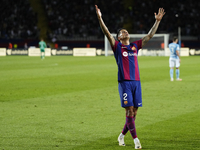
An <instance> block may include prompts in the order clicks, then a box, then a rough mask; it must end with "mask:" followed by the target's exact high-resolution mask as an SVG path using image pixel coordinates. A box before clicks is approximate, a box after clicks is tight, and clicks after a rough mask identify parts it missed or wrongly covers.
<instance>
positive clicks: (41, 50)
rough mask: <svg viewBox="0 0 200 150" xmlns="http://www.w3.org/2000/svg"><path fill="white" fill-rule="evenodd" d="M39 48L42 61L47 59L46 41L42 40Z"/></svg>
mask: <svg viewBox="0 0 200 150" xmlns="http://www.w3.org/2000/svg"><path fill="white" fill-rule="evenodd" d="M39 47H40V54H41V59H44V57H45V48H46V47H47V45H46V43H45V42H44V40H43V39H42V38H41V41H40V42H39Z"/></svg>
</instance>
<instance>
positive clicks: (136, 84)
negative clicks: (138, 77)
mask: <svg viewBox="0 0 200 150" xmlns="http://www.w3.org/2000/svg"><path fill="white" fill-rule="evenodd" d="M132 86H133V89H134V92H133V105H134V107H133V117H134V125H135V119H136V115H137V111H138V107H142V91H141V83H140V81H132ZM134 132H135V135H136V136H134V134H133V135H132V134H131V135H132V137H133V139H134V143H135V149H141V148H142V146H141V144H140V140H139V139H138V137H137V134H136V127H135V130H134Z"/></svg>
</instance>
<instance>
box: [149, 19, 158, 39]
mask: <svg viewBox="0 0 200 150" xmlns="http://www.w3.org/2000/svg"><path fill="white" fill-rule="evenodd" d="M159 24H160V21H157V20H156V22H155V23H154V25H153V27H152V28H151V29H150V31H149V33H148V35H149V36H150V38H152V37H153V35H154V34H155V33H156V31H157V29H158V26H159Z"/></svg>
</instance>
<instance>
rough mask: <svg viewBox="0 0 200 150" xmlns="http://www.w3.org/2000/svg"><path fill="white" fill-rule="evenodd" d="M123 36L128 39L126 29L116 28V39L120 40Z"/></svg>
mask: <svg viewBox="0 0 200 150" xmlns="http://www.w3.org/2000/svg"><path fill="white" fill-rule="evenodd" d="M125 38H128V39H130V37H129V34H128V31H127V30H126V29H124V28H120V29H118V30H117V35H116V39H117V40H118V41H120V40H122V39H125Z"/></svg>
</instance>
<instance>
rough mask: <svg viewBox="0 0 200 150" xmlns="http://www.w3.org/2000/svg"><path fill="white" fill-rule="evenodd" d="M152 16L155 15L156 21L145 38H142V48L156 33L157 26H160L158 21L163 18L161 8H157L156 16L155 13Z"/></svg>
mask: <svg viewBox="0 0 200 150" xmlns="http://www.w3.org/2000/svg"><path fill="white" fill-rule="evenodd" d="M154 14H155V19H156V21H155V23H154V25H153V27H152V28H151V29H150V31H149V33H148V34H147V35H146V36H145V37H143V38H142V46H144V45H145V44H146V43H147V42H148V41H149V40H150V39H151V38H152V37H153V35H154V34H155V33H156V31H157V29H158V26H159V24H160V21H161V19H162V17H163V16H164V14H165V12H164V9H163V8H159V10H158V14H156V13H154Z"/></svg>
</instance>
